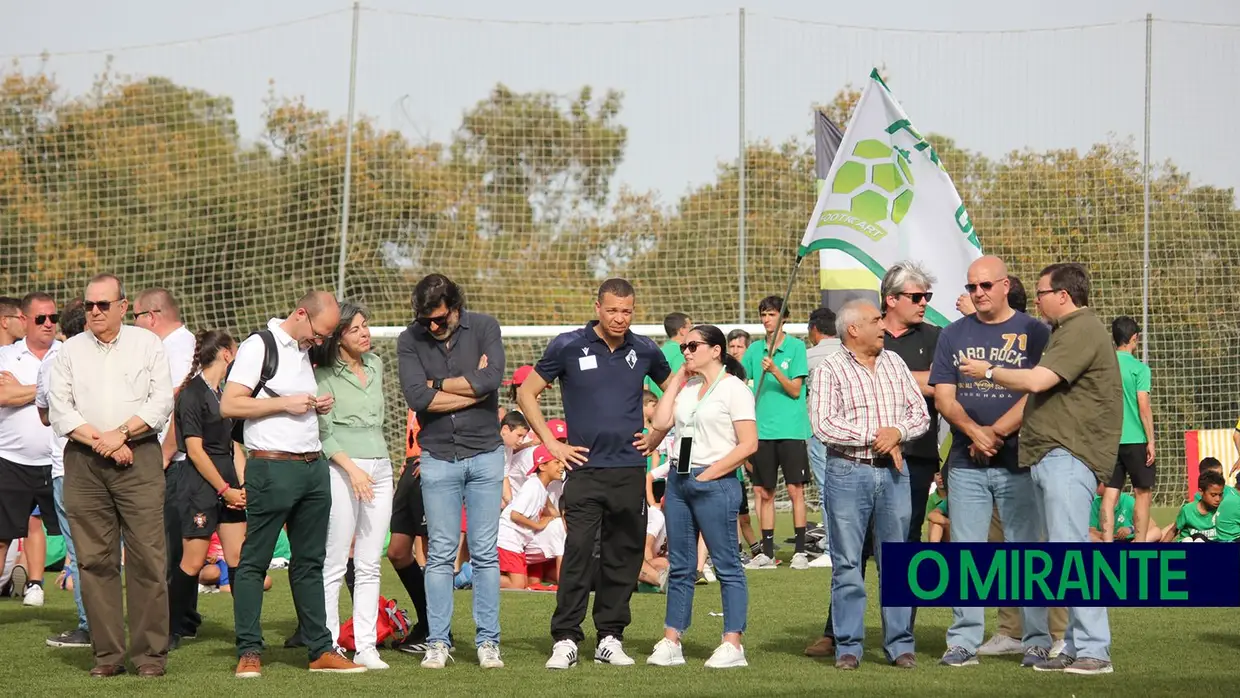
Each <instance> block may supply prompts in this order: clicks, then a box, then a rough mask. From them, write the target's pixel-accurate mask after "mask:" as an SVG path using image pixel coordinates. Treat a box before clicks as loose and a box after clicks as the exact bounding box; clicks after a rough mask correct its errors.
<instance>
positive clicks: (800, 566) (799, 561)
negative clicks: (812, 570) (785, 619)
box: [724, 553, 809, 645]
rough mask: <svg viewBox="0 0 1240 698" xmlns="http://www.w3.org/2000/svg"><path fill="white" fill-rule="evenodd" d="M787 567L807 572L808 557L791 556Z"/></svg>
mask: <svg viewBox="0 0 1240 698" xmlns="http://www.w3.org/2000/svg"><path fill="white" fill-rule="evenodd" d="M788 566H789V567H791V568H792V569H794V570H807V569H809V556H808V555H806V554H805V553H797V554H796V555H793V556H792V562H790V563H788ZM724 644H725V645H726V644H727V643H726V642H725V643H724Z"/></svg>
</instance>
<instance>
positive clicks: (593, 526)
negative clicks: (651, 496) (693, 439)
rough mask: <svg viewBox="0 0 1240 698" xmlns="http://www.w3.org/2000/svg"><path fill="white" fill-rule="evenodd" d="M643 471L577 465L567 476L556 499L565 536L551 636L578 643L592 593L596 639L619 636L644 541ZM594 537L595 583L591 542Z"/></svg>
mask: <svg viewBox="0 0 1240 698" xmlns="http://www.w3.org/2000/svg"><path fill="white" fill-rule="evenodd" d="M645 493H646V469H645V467H643V466H637V467H632V468H589V467H587V468H578V469H576V470H572V471H570V472H569V474H568V480H567V482H565V483H564V495H563V497H562V498H561V500H560V504H561V509H562V510H563V514H564V525H565V528H566V529H567V537H566V539H565V541H564V559H563V561H562V563H561V568H560V586H559V591H557V592H556V598H555V601H556V605H555V613H554V614H553V615H552V617H551V637H552V638H553V639H554V640H555V641H556V642H559V641H560V640H572V641H573V642H577V643H580V642H581V641H582V640H584V639H585V634H584V633H582V631H581V624H582V621H584V620H585V617H586V609H587V607H588V605H589V603H590V588H591V587H592V586H593V587H594V588H595V594H594V628H595V630H597V631H598V636H599V638H600V639H601V638H603V637H606V636H608V635H611V636H613V637H615V638H616V639H617V640H623V639H624V629H625V628H627V627H628V625H629V622H630V621H631V619H632V618H631V615H630V613H629V599H630V597H631V596H632V595H633V590H634V589H635V588H636V586H637V583H636V580H637V575H638V574H639V573H640V572H641V567H642V552H643V550H644V548H645V542H646V494H645ZM596 540H597V541H599V557H598V562H597V581H596V579H595V574H594V571H595V562H594V544H595V541H596Z"/></svg>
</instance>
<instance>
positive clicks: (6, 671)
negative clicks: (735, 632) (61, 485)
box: [0, 509, 1240, 698]
mask: <svg viewBox="0 0 1240 698" xmlns="http://www.w3.org/2000/svg"><path fill="white" fill-rule="evenodd" d="M1170 514H1171V510H1170V509H1159V510H1158V511H1156V512H1155V518H1156V520H1158V521H1160V522H1165V521H1170V520H1171V519H1170ZM781 523H782V522H781ZM785 530H787V531H790V529H786V528H785V527H782V526H781V534H783V533H784V531H785ZM784 557H787V555H784ZM386 567H387V566H386V565H385V574H384V578H383V593H384V594H385V595H388V596H393V597H396V598H397V599H402V600H403V599H404V591H403V589H401V587H400V583H399V581H398V580H397V579H396V576H395V575H394V574H392V573H391V571H390V569H387V568H386ZM272 576H273V578H274V580H275V587H274V588H273V589H272V591H270V592H268V593H267V596H266V608H265V614H264V618H265V619H266V622H265V626H264V630H265V632H266V637H267V641H268V643H269V644H270V645H272V647H273V649H271V650H269V651H268V652H267V653H266V656H265V662H264V675H263V677H262V678H261V679H257V680H251V681H246V682H244V684H242V683H239V681H238V680H237V679H234V678H233V677H232V671H233V668H234V666H235V654H234V650H233V638H232V604H231V599H230V597H228V596H227V595H224V594H214V595H209V596H200V597H199V601H200V604H199V608H200V610H201V611H202V614H203V616H204V617H205V619H206V621H205V623H204V625H203V627H202V629H201V631H200V635H199V639H198V640H196V641H192V642H188V643H186V644H185V645H184V646H183V648H182V649H180V650H177V651H175V652H173V653H172V655H171V657H170V659H169V661H168V672H169V673H168V676H166V677H165V678H163V679H157V680H140V679H138V678H136V677H134V676H132V675H127V676H123V677H118V678H114V679H108V680H92V679H90V678H88V676H87V671H88V670H89V669H90V667H91V665H92V661H91V656H90V651H89V650H56V649H51V648H49V647H46V646H45V645H44V642H43V641H44V639H45V638H46V637H47V636H49V635H52V634H55V633H57V632H60V631H62V630H65V629H68V628H69V627H71V624H72V622H73V619H74V612H73V598H72V595H71V594H70V593H68V592H63V591H59V590H49V592H48V603H47V606H45V607H44V608H42V609H26V608H23V607H21V606H20V604H19V603H18V602H16V601H14V600H11V599H0V656H3V657H4V661H3V662H0V682H2V685H3V686H4V687H5V689H4V693H5V694H6V695H14V696H17V695H21V696H27V695H31V696H34V695H48V696H51V695H56V696H67V695H84V694H86V692H87V691H90V692H91V693H92V694H117V693H125V694H134V695H156V694H165V695H177V696H180V695H197V696H214V695H228V694H229V693H231V692H232V691H238V690H243V691H244V692H245V695H294V694H297V693H302V694H308V693H310V692H313V693H312V695H316V696H317V695H330V694H331V693H332V692H339V693H341V694H345V693H348V694H351V695H361V694H363V693H365V694H370V695H383V694H391V695H399V694H402V693H409V694H411V695H412V694H418V695H426V694H430V695H436V694H439V695H444V696H450V695H465V694H472V695H476V696H480V697H487V698H489V697H490V696H509V695H511V696H522V697H523V698H529V697H530V696H543V695H546V696H561V695H595V696H599V695H602V696H609V695H642V696H663V695H669V696H679V697H682V698H683V697H684V696H704V695H767V696H773V695H805V694H808V692H810V691H815V690H822V689H826V690H828V691H841V692H846V693H843V695H876V696H878V695H883V696H887V695H914V694H915V695H919V696H939V695H950V696H952V697H953V698H955V697H957V696H1005V697H1006V696H1023V695H1039V696H1042V695H1053V696H1069V695H1074V696H1099V695H1125V696H1131V695H1134V694H1140V695H1183V694H1185V693H1188V692H1190V691H1193V690H1198V689H1194V688H1193V687H1192V686H1191V685H1190V682H1194V681H1199V680H1201V677H1202V675H1201V673H1200V672H1201V671H1202V670H1203V669H1205V670H1207V671H1208V677H1209V678H1208V684H1209V685H1210V686H1211V687H1212V690H1221V691H1222V694H1226V693H1228V692H1229V691H1228V689H1226V688H1223V687H1226V686H1235V685H1237V682H1238V681H1240V670H1238V669H1237V668H1236V664H1237V663H1236V662H1235V661H1234V658H1235V655H1236V653H1237V651H1240V631H1237V629H1236V622H1237V619H1238V618H1240V616H1237V613H1236V611H1235V610H1233V609H1116V610H1114V611H1113V612H1112V614H1111V627H1112V631H1113V635H1114V645H1113V658H1114V660H1115V668H1116V673H1115V674H1113V675H1111V676H1100V677H1073V676H1067V675H1054V674H1039V673H1034V672H1032V671H1028V670H1021V669H1019V668H1018V666H1017V664H1016V658H997V659H984V660H983V663H982V664H981V665H980V666H977V667H971V668H964V669H951V668H945V667H939V666H936V665H935V660H936V659H937V657H938V656H939V655H940V654H941V653H942V652H943V650H944V642H943V639H944V633H945V631H946V629H947V626H948V624H949V623H950V620H951V611H950V609H945V608H926V609H922V610H921V611H919V612H918V616H917V653H918V659H919V661H920V663H921V667H920V668H919V669H918V670H917V671H914V672H903V671H899V670H896V669H894V668H891V667H888V666H887V665H886V662H885V661H883V657H882V650H881V647H880V631H879V616H878V605H877V602H876V597H877V594H876V582H877V575H870V594H871V597H870V598H871V601H870V605H869V610H868V614H867V638H866V652H865V656H864V659H863V663H862V666H861V670H860V671H857V672H851V673H844V672H837V671H835V670H834V669H833V668H832V667H831V665H830V663H829V662H828V661H826V660H812V659H808V658H806V657H804V656H802V654H801V652H802V650H803V649H804V647H805V645H806V644H807V643H809V642H810V641H812V640H813V639H815V638H816V637H817V636H818V634H819V633H820V632H821V630H822V624H823V621H824V620H825V616H826V604H827V596H828V594H827V591H828V585H829V583H830V570H809V571H803V572H793V571H791V570H787V569H779V570H772V571H767V572H752V573H750V575H749V582H750V608H749V628H750V632H749V633H748V634H747V636H746V642H745V645H746V650H747V653H748V656H749V661H750V667H749V668H748V669H739V670H733V671H728V672H708V671H707V670H705V669H703V668H702V666H701V665H702V662H704V661H705V660H706V658H707V657H708V656H709V655H710V652H711V650H713V649H714V646H715V645H716V644H717V643H718V639H719V633H720V632H721V625H722V619H720V618H718V617H712V616H710V615H709V613H710V612H712V611H714V612H719V611H720V610H721V608H720V603H719V593H718V588H717V587H716V586H714V585H711V586H706V587H698V588H697V598H696V600H697V603H696V606H695V609H694V625H693V627H692V628H691V629H690V631H689V634H688V635H687V636H686V637H685V640H684V644H685V655H686V658H687V659H688V661H689V666H686V667H682V668H679V669H657V668H654V667H646V666H644V665H643V664H642V662H644V660H645V655H646V653H648V652H649V651H650V648H651V647H652V646H653V644H654V642H655V641H656V640H657V639H658V638H659V637H660V636H661V633H662V619H663V608H664V597H663V596H660V595H657V594H637V595H634V597H633V604H632V608H633V624H632V625H631V626H630V627H629V630H628V633H627V638H626V640H627V641H626V647H627V649H628V651H629V652H630V653H631V654H632V655H634V656H635V657H636V658H637V659H638V662H639V664H638V666H635V667H628V668H618V667H610V666H595V665H594V664H592V663H583V664H582V665H581V666H579V667H577V668H576V669H573V670H571V671H568V672H564V673H558V674H554V675H553V674H551V673H549V672H548V671H546V670H545V669H543V662H544V661H546V658H547V656H548V654H549V652H550V650H551V640H550V638H549V637H548V634H547V628H548V623H549V619H550V616H551V612H552V609H553V607H554V606H555V597H554V595H553V594H536V593H521V592H505V593H504V594H503V595H502V618H501V622H502V625H503V643H502V644H503V650H504V660H505V662H506V663H507V667H506V668H505V669H503V670H499V671H492V672H485V673H484V672H482V670H481V669H479V668H478V666H477V663H476V660H475V657H474V655H473V652H472V651H471V650H470V649H469V645H470V643H469V640H468V639H469V638H470V637H471V636H472V629H473V622H472V620H471V617H470V609H469V600H470V596H469V593H468V592H458V593H457V595H456V622H455V625H454V628H455V634H456V637H457V638H458V642H461V643H462V645H463V647H462V648H461V649H460V650H459V651H458V653H457V662H456V663H455V664H452V665H449V667H448V668H447V669H446V670H444V671H439V672H433V671H426V670H423V669H421V668H420V667H419V666H418V665H417V661H416V659H415V658H414V657H410V656H407V655H403V654H400V653H397V652H391V651H386V652H384V657H385V659H386V660H387V661H388V662H389V663H390V664H391V665H392V669H391V670H389V671H386V672H372V673H368V674H364V675H360V676H324V675H312V674H309V673H308V672H307V671H306V669H305V666H306V655H305V652H304V650H284V649H282V648H281V645H282V643H283V641H284V639H285V638H286V637H287V636H288V635H289V634H290V633H292V631H293V628H294V620H293V610H292V602H291V599H290V596H289V592H288V580H287V578H286V576H285V574H284V573H283V572H274V573H273V575H272ZM346 596H347V594H346ZM987 620H988V622H989V623H990V624H991V629H993V623H994V614H993V613H992V612H991V613H988V618H987ZM586 633H587V636H588V637H587V641H586V644H585V645H583V647H582V650H583V654H584V655H585V656H587V657H589V656H591V654H590V653H591V652H592V651H593V642H594V637H593V631H592V629H591V626H590V623H589V620H588V619H587V622H586ZM1207 667H1208V669H1207Z"/></svg>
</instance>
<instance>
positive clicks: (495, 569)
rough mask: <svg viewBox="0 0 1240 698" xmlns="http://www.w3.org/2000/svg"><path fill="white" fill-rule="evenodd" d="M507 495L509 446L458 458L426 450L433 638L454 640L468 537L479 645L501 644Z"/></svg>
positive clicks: (429, 621)
mask: <svg viewBox="0 0 1240 698" xmlns="http://www.w3.org/2000/svg"><path fill="white" fill-rule="evenodd" d="M503 495H504V449H503V448H497V449H495V450H494V451H491V452H490V453H481V454H478V455H476V456H473V457H471V458H465V459H462V460H458V461H443V460H439V459H438V458H435V457H433V456H431V455H429V454H427V453H426V452H425V451H423V452H422V506H423V509H424V510H425V511H426V533H427V543H426V612H427V624H428V625H429V626H430V627H429V628H428V630H429V632H428V636H427V639H428V640H429V641H430V642H443V643H447V642H448V632H449V631H450V630H451V628H452V610H453V604H452V601H453V599H452V578H453V577H454V576H455V574H454V572H455V569H454V568H455V564H456V553H457V550H458V549H459V547H460V542H461V505H462V504H464V505H465V515H466V518H467V519H468V522H467V524H466V528H467V530H466V532H465V537H466V540H467V541H468V543H469V557H470V562H471V563H472V566H473V569H474V579H473V583H474V625H475V626H476V627H477V628H478V630H477V634H476V636H475V638H474V642H475V644H476V645H478V646H481V645H482V643H484V642H494V643H496V644H499V542H498V541H497V536H498V535H499V514H500V510H501V509H502V507H501V506H500V504H501V502H502V501H503Z"/></svg>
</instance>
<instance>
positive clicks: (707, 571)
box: [702, 562, 719, 584]
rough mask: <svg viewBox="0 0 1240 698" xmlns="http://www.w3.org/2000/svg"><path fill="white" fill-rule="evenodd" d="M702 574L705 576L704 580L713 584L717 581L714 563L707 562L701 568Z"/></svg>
mask: <svg viewBox="0 0 1240 698" xmlns="http://www.w3.org/2000/svg"><path fill="white" fill-rule="evenodd" d="M702 576H703V577H706V581H708V582H710V583H711V584H714V583H715V582H717V581H719V579H718V578H717V577H715V567H714V565H712V564H710V562H707V563H706V566H704V567H703V568H702Z"/></svg>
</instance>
